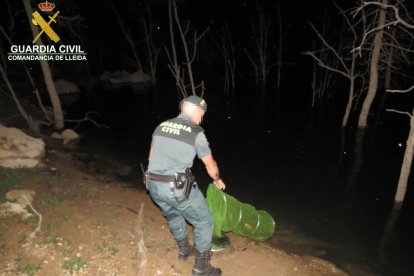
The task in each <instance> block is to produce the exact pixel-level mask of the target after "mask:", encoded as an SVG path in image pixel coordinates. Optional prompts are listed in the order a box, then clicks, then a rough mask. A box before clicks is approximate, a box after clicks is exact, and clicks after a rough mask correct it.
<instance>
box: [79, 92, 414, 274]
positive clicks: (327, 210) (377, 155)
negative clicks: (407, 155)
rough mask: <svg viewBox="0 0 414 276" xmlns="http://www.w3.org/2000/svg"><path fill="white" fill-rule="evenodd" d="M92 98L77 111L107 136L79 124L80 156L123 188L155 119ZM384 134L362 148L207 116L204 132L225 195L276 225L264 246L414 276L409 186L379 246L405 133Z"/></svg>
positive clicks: (318, 134) (118, 99) (327, 135)
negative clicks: (103, 166)
mask: <svg viewBox="0 0 414 276" xmlns="http://www.w3.org/2000/svg"><path fill="white" fill-rule="evenodd" d="M99 93H100V94H99V97H96V95H95V96H86V97H85V98H84V101H83V102H79V103H78V104H77V106H76V109H75V110H76V111H77V112H79V111H82V110H88V108H91V107H93V109H95V110H98V111H99V112H100V113H101V116H100V117H99V118H96V119H97V120H100V121H101V122H103V123H105V124H107V125H108V126H110V128H109V129H97V128H96V127H94V126H93V125H92V124H86V125H85V124H84V125H82V126H81V128H79V129H78V131H79V132H80V133H81V134H83V137H84V138H83V140H82V144H81V149H82V150H85V151H89V152H98V153H100V154H102V156H104V157H105V158H110V159H114V160H117V161H118V162H120V163H122V164H124V165H127V166H130V167H132V168H133V171H132V173H131V175H130V178H129V180H128V181H130V182H131V185H136V184H135V183H134V179H137V178H138V177H140V176H139V163H140V162H144V164H145V161H146V157H147V153H148V149H149V142H150V138H151V132H152V130H153V128H154V127H155V125H156V123H157V122H158V120H161V119H163V115H161V116H160V118H157V117H156V116H154V115H155V114H151V115H148V113H147V111H148V104H147V103H146V100H147V98H146V97H145V96H144V94H139V93H134V92H133V91H131V90H128V89H124V90H117V91H106V90H100V91H99ZM98 98H99V99H98ZM125 99H127V100H125ZM171 103H172V104H173V105H175V102H174V99H172V101H171ZM86 107H88V108H86ZM176 111H177V112H178V108H177V110H176ZM176 111H174V110H173V111H171V112H169V113H170V114H171V115H172V116H174V115H175V114H176V113H175V112H176ZM166 113H168V112H166ZM73 114H75V112H73V111H72V115H73ZM73 116H75V115H73ZM164 117H168V116H167V115H164ZM217 118H219V119H217ZM384 122H387V118H385V119H384ZM388 125H389V126H388ZM388 125H387V124H386V123H384V124H382V125H381V126H380V128H379V129H378V130H377V132H376V133H366V134H365V140H364V141H365V142H364V144H363V147H361V148H360V149H358V146H357V145H356V144H355V140H356V135H357V132H356V131H355V130H353V129H349V130H347V131H346V132H345V133H341V132H340V130H338V129H324V128H319V129H317V130H316V129H314V130H308V129H307V128H306V127H301V126H298V125H295V124H290V125H289V124H287V125H284V126H279V127H275V126H273V125H272V124H268V125H266V124H260V125H257V124H252V123H246V122H243V121H242V120H240V121H239V122H237V123H236V122H233V121H232V119H231V118H230V119H228V118H227V119H220V117H219V116H218V115H217V116H215V113H214V108H213V109H212V111H211V115H207V116H206V118H205V123H204V128H205V129H206V134H207V137H208V139H209V141H210V145H211V147H212V150H213V155H214V156H215V158H216V160H217V161H218V163H219V166H220V169H221V174H222V177H223V179H225V182H226V183H227V190H226V192H227V193H229V194H231V195H233V196H234V197H236V198H237V199H238V200H240V201H241V202H246V203H250V204H252V205H253V206H255V207H256V209H259V210H260V209H265V210H267V211H268V212H269V213H271V215H272V216H273V217H274V219H275V221H276V232H275V235H274V237H273V238H272V239H271V240H270V241H268V243H270V244H272V245H274V246H276V247H278V248H281V249H283V250H286V251H288V252H292V253H295V254H298V255H309V256H316V257H320V258H322V259H326V260H329V261H331V262H333V263H335V264H336V265H337V266H338V267H340V268H341V269H343V270H344V271H346V272H348V273H349V274H350V275H414V269H413V268H412V267H411V265H410V261H412V260H413V256H414V254H413V253H414V252H413V251H414V250H413V249H412V248H413V246H414V242H413V240H414V239H413V238H412V236H411V235H412V233H413V231H412V230H414V229H413V227H412V226H409V222H410V218H411V217H412V214H413V210H414V207H413V204H412V202H413V200H414V198H413V189H414V188H413V183H412V182H413V181H412V178H411V179H410V181H411V183H409V185H408V191H407V195H406V202H405V203H404V205H403V207H402V210H401V213H400V214H399V217H398V220H397V222H396V225H395V228H394V229H393V230H392V232H391V233H390V234H389V235H388V236H387V239H386V240H385V241H384V231H385V225H386V223H387V220H388V216H389V214H390V211H391V208H392V204H393V197H394V193H395V190H396V185H397V183H398V177H399V170H400V165H401V162H402V157H403V153H404V144H405V141H406V135H407V129H405V130H403V131H401V128H398V129H397V128H396V126H395V124H394V125H393V124H388ZM407 127H408V126H407ZM194 171H195V172H196V175H197V176H198V178H199V179H200V181H199V182H200V183H201V184H202V185H204V186H203V187H204V189H205V188H206V185H207V184H208V183H209V181H210V180H209V178H208V176H207V174H206V172H205V170H204V167H203V165H202V164H201V163H200V162H199V161H196V162H195V165H194ZM137 188H140V189H141V187H137Z"/></svg>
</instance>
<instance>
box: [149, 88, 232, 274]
mask: <svg viewBox="0 0 414 276" xmlns="http://www.w3.org/2000/svg"><path fill="white" fill-rule="evenodd" d="M180 109H181V113H180V114H179V116H178V117H176V118H173V119H170V120H167V121H165V122H162V123H161V124H160V125H158V127H157V128H156V129H155V131H154V133H153V136H152V143H151V149H150V154H149V164H148V176H149V187H148V189H149V192H150V195H151V198H152V199H153V200H154V202H155V203H156V204H157V205H158V206H159V207H160V209H161V210H162V212H163V214H164V216H165V217H166V218H167V220H168V226H169V228H170V231H171V233H172V235H173V236H174V238H175V240H176V241H177V244H178V248H179V253H178V259H179V260H183V261H184V260H186V259H187V258H188V257H189V256H191V255H194V254H195V264H194V267H193V270H192V275H221V269H220V268H215V267H213V266H211V265H210V258H211V255H212V254H211V250H210V248H211V240H212V236H213V227H214V225H213V224H214V221H213V217H212V215H211V213H210V210H209V209H208V207H207V204H206V201H205V198H204V196H203V194H202V193H201V191H200V190H199V188H198V187H197V183H196V182H195V181H194V177H193V176H192V174H191V171H190V168H191V167H192V165H193V160H194V157H195V155H197V156H198V158H200V159H201V160H202V161H203V163H204V165H205V167H206V170H207V173H208V174H209V176H210V177H211V178H212V179H213V181H214V184H215V185H216V186H217V187H218V188H219V189H222V190H224V189H225V187H226V186H225V184H224V182H223V181H222V180H221V178H220V174H219V168H218V167H217V163H216V161H215V160H214V158H213V156H212V154H211V150H210V147H209V144H208V142H207V139H206V136H205V135H204V130H203V128H201V126H200V123H201V121H202V119H203V116H204V114H205V112H206V111H207V103H206V102H205V101H204V99H202V98H200V97H198V96H195V95H193V96H189V97H187V98H185V99H184V100H183V101H182V102H181V104H180ZM186 221H187V222H189V223H190V224H191V225H192V226H193V227H194V229H193V230H194V231H193V232H194V246H193V245H190V244H189V242H188V234H187V229H186ZM194 247H195V248H194Z"/></svg>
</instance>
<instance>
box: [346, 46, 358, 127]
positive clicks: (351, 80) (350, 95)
mask: <svg viewBox="0 0 414 276" xmlns="http://www.w3.org/2000/svg"><path fill="white" fill-rule="evenodd" d="M356 59H357V55H356V54H355V53H352V64H351V70H350V74H349V93H348V103H347V105H346V109H345V113H344V116H343V118H342V127H346V125H347V124H348V120H349V114H350V113H351V108H352V103H353V101H354V95H355V62H356Z"/></svg>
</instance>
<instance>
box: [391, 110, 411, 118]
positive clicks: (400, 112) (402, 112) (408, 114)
mask: <svg viewBox="0 0 414 276" xmlns="http://www.w3.org/2000/svg"><path fill="white" fill-rule="evenodd" d="M386 111H389V112H394V113H399V114H403V115H407V116H408V117H410V118H411V117H412V116H413V115H412V114H411V113H410V112H405V111H400V110H397V109H390V108H387V109H386Z"/></svg>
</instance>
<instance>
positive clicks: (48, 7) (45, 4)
mask: <svg viewBox="0 0 414 276" xmlns="http://www.w3.org/2000/svg"><path fill="white" fill-rule="evenodd" d="M37 6H38V7H39V9H40V10H42V11H45V12H50V11H52V10H53V9H54V8H55V4H53V3H49V2H47V1H45V2H42V3H39V5H37Z"/></svg>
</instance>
